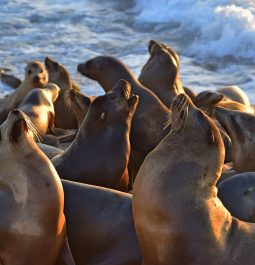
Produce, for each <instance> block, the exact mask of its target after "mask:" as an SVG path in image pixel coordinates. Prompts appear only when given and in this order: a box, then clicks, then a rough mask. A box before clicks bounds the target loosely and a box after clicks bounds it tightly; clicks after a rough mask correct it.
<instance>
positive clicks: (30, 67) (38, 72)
mask: <svg viewBox="0 0 255 265" xmlns="http://www.w3.org/2000/svg"><path fill="white" fill-rule="evenodd" d="M25 79H26V80H29V82H30V83H31V84H32V86H33V87H37V88H43V87H44V86H45V85H46V84H47V83H48V73H47V70H46V68H45V67H44V65H43V64H42V63H41V62H39V61H33V62H29V63H28V64H27V66H26V68H25Z"/></svg>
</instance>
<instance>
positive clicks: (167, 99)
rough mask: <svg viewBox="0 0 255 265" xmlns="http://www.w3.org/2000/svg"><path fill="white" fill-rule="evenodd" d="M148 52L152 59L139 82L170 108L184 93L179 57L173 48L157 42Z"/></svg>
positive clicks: (152, 43)
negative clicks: (178, 96) (177, 97)
mask: <svg viewBox="0 0 255 265" xmlns="http://www.w3.org/2000/svg"><path fill="white" fill-rule="evenodd" d="M148 50H149V54H150V58H149V59H148V61H147V62H146V64H145V65H144V66H143V68H142V71H141V74H140V76H139V78H138V80H139V82H140V83H141V84H143V85H144V86H145V87H147V88H148V89H150V90H151V91H153V92H154V93H155V94H156V95H157V96H158V97H159V99H160V100H161V101H162V102H163V103H164V104H165V105H166V106H167V107H170V106H171V104H172V102H173V100H174V98H175V97H176V96H177V95H178V94H180V93H183V92H184V90H183V86H182V83H181V80H180V73H179V71H180V59H179V56H178V55H177V53H176V52H175V51H174V50H173V49H172V48H171V47H169V46H167V45H164V44H163V43H159V42H157V41H155V40H151V41H150V42H149V45H148Z"/></svg>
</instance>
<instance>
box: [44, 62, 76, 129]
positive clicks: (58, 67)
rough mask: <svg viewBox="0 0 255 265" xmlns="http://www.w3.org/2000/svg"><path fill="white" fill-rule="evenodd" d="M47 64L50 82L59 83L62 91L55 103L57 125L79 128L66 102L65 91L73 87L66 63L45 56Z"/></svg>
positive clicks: (66, 127)
mask: <svg viewBox="0 0 255 265" xmlns="http://www.w3.org/2000/svg"><path fill="white" fill-rule="evenodd" d="M44 63H45V66H46V68H47V71H48V73H49V82H51V83H54V84H57V85H58V86H59V87H60V89H61V93H60V95H59V97H58V99H57V101H56V102H55V103H54V108H55V122H54V123H55V127H57V128H62V129H77V122H76V120H75V117H74V115H73V113H72V112H71V111H69V109H68V107H67V106H66V104H65V100H64V99H65V93H66V92H67V91H68V90H70V89H72V80H71V77H70V75H69V73H68V71H67V69H66V68H65V66H64V65H62V64H59V63H58V62H56V61H54V60H52V59H51V58H49V57H45V60H44Z"/></svg>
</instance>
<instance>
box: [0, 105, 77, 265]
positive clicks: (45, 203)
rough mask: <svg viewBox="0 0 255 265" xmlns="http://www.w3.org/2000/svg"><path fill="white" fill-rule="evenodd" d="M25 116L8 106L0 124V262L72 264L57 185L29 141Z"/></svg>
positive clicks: (15, 264) (6, 264)
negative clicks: (3, 119)
mask: <svg viewBox="0 0 255 265" xmlns="http://www.w3.org/2000/svg"><path fill="white" fill-rule="evenodd" d="M28 119H29V118H28V117H27V116H26V115H25V114H24V113H23V112H22V111H20V110H13V111H11V112H10V113H9V115H8V117H7V120H6V121H5V122H4V123H3V124H2V125H1V126H0V135H1V137H0V138H1V141H0V157H1V159H0V169H1V176H0V215H1V220H0V237H1V243H0V263H1V264H4V265H34V264H37V265H46V264H47V265H56V264H57V265H58V264H61V265H62V264H66V265H67V264H68V265H69V264H74V263H73V262H72V255H71V252H70V249H69V247H68V242H67V240H66V228H65V216H64V192H63V188H62V185H61V182H60V179H59V177H58V174H57V172H56V170H55V168H54V167H53V166H52V164H51V162H50V161H49V160H48V158H47V157H46V156H45V155H44V154H43V152H42V151H41V150H40V149H39V148H38V147H37V145H36V143H35V142H34V140H33V133H32V130H31V128H30V126H29V123H28V122H27V121H28ZM57 260H58V262H57V263H56V261H57Z"/></svg>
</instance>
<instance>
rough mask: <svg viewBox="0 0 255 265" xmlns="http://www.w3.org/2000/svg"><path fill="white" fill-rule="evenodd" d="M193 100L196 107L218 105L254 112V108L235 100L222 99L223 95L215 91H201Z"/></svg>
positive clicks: (206, 107)
mask: <svg viewBox="0 0 255 265" xmlns="http://www.w3.org/2000/svg"><path fill="white" fill-rule="evenodd" d="M193 102H194V104H195V105H196V106H197V107H198V108H202V109H204V108H205V109H208V108H213V107H215V106H218V107H222V108H226V109H232V110H238V111H242V112H247V113H252V114H254V109H253V108H252V107H250V106H247V105H244V104H242V103H239V102H237V101H233V100H224V95H223V94H222V93H219V92H217V91H209V90H206V91H202V92H200V93H199V94H198V95H197V96H196V98H195V99H194V101H193Z"/></svg>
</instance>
